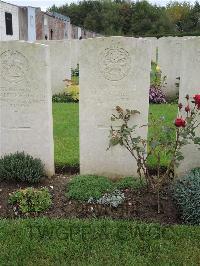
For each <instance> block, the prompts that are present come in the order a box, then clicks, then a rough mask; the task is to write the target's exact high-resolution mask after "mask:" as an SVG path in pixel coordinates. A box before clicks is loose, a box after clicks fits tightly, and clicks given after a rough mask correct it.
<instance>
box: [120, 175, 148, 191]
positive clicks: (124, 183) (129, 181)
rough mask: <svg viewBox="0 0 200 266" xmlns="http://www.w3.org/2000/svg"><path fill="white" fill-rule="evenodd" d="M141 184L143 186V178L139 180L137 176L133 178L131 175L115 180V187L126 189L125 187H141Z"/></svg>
mask: <svg viewBox="0 0 200 266" xmlns="http://www.w3.org/2000/svg"><path fill="white" fill-rule="evenodd" d="M143 186H145V181H144V180H140V179H139V178H134V177H132V176H127V177H124V178H122V179H120V180H119V181H117V182H116V188H117V189H126V188H132V189H139V188H142V187H143Z"/></svg>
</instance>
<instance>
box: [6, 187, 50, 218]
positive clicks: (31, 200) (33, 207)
mask: <svg viewBox="0 0 200 266" xmlns="http://www.w3.org/2000/svg"><path fill="white" fill-rule="evenodd" d="M51 198H52V197H51V194H50V193H49V190H48V189H47V188H41V189H36V188H32V187H29V188H26V189H21V190H18V191H15V192H13V193H12V194H11V195H10V197H9V201H8V202H9V204H12V205H13V209H14V211H15V213H16V214H20V213H22V214H27V215H28V214H29V213H39V212H42V211H45V210H47V209H49V208H50V206H51V204H52V199H51Z"/></svg>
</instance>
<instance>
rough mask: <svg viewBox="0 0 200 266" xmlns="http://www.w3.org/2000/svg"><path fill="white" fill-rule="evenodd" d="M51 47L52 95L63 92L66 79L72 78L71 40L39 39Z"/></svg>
mask: <svg viewBox="0 0 200 266" xmlns="http://www.w3.org/2000/svg"><path fill="white" fill-rule="evenodd" d="M37 43H43V44H46V45H49V47H50V61H51V90H52V95H54V94H58V93H62V92H63V91H64V89H65V86H66V85H65V84H66V83H65V82H64V80H65V79H71V44H70V41H69V40H59V41H37Z"/></svg>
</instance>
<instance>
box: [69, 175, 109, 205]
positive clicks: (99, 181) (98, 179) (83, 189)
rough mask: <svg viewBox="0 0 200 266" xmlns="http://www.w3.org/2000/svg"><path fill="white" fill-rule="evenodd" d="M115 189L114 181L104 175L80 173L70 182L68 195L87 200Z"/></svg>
mask: <svg viewBox="0 0 200 266" xmlns="http://www.w3.org/2000/svg"><path fill="white" fill-rule="evenodd" d="M113 189H114V183H113V182H112V181H111V180H109V179H108V178H107V177H104V176H95V175H79V176H75V177H74V178H73V179H72V180H71V181H70V182H69V184H68V191H67V194H66V195H67V196H68V197H70V198H72V199H75V200H82V201H87V200H89V198H93V199H99V198H100V197H101V196H102V195H103V194H104V193H106V192H110V191H112V190H113Z"/></svg>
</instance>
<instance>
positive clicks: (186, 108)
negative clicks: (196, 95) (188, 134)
mask: <svg viewBox="0 0 200 266" xmlns="http://www.w3.org/2000/svg"><path fill="white" fill-rule="evenodd" d="M185 111H186V112H187V113H189V112H190V106H189V105H187V106H186V107H185Z"/></svg>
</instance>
